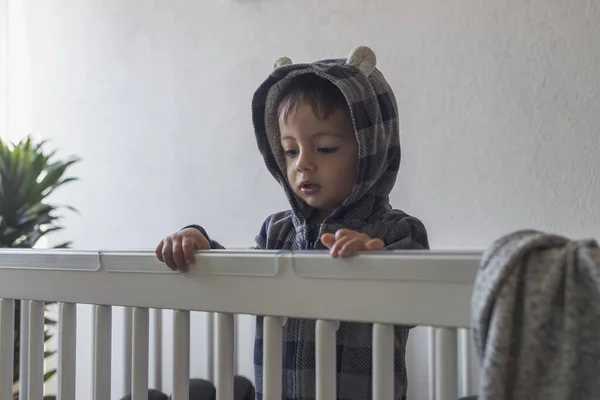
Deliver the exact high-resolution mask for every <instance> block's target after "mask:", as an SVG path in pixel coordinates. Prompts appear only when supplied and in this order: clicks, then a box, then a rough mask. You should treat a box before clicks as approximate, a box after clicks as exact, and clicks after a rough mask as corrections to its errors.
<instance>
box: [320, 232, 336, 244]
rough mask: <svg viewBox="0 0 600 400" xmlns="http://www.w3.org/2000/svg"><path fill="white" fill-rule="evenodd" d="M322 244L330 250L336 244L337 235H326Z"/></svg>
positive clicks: (323, 236)
mask: <svg viewBox="0 0 600 400" xmlns="http://www.w3.org/2000/svg"><path fill="white" fill-rule="evenodd" d="M321 243H323V244H324V245H325V246H327V247H328V248H331V246H333V244H334V243H335V235H334V234H333V233H324V234H323V235H322V236H321Z"/></svg>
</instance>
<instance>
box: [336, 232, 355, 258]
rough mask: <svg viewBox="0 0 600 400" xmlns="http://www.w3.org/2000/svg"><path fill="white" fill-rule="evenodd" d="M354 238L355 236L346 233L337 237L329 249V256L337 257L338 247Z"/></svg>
mask: <svg viewBox="0 0 600 400" xmlns="http://www.w3.org/2000/svg"><path fill="white" fill-rule="evenodd" d="M354 238H356V236H354V235H347V236H343V237H340V238H339V239H337V240H336V241H335V243H334V245H333V247H331V251H330V254H331V256H332V257H337V256H338V255H339V253H340V249H342V248H343V247H344V246H345V245H346V243H348V242H349V241H351V240H353V239H354Z"/></svg>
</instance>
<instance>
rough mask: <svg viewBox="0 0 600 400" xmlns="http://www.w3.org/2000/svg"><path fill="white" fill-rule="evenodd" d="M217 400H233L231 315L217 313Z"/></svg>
mask: <svg viewBox="0 0 600 400" xmlns="http://www.w3.org/2000/svg"><path fill="white" fill-rule="evenodd" d="M216 322H217V379H216V385H215V386H216V388H217V400H233V368H234V366H233V361H234V360H233V358H234V357H233V347H234V346H233V329H234V323H233V314H225V313H217V318H216Z"/></svg>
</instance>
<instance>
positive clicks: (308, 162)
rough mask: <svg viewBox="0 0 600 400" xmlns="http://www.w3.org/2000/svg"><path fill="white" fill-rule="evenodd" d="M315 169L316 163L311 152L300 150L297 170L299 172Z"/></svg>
mask: <svg viewBox="0 0 600 400" xmlns="http://www.w3.org/2000/svg"><path fill="white" fill-rule="evenodd" d="M314 169H315V163H314V161H313V160H312V157H310V154H307V153H305V152H300V154H299V155H298V161H297V162H296V170H297V171H298V172H302V171H313V170H314Z"/></svg>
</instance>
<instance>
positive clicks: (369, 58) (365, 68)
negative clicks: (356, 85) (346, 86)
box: [346, 46, 377, 77]
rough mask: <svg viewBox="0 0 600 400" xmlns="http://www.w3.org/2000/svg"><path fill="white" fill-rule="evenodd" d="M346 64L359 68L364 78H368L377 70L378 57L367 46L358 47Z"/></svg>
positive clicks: (353, 50) (351, 53)
mask: <svg viewBox="0 0 600 400" xmlns="http://www.w3.org/2000/svg"><path fill="white" fill-rule="evenodd" d="M346 64H348V65H351V66H353V67H356V68H358V70H359V71H360V72H362V73H363V75H364V76H366V77H368V76H369V75H371V73H372V72H373V71H374V70H375V66H376V65H377V57H376V56H375V52H374V51H373V50H371V49H370V48H369V47H367V46H358V47H355V48H354V49H352V51H351V52H350V55H349V56H348V59H347V60H346Z"/></svg>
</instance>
